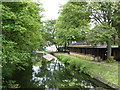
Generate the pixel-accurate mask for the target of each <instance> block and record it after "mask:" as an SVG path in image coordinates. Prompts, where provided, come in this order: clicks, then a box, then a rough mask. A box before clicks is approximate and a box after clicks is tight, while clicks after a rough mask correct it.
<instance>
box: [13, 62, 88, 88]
mask: <svg viewBox="0 0 120 90" xmlns="http://www.w3.org/2000/svg"><path fill="white" fill-rule="evenodd" d="M20 76H21V77H20ZM79 76H80V75H77V76H75V72H74V70H72V69H71V68H70V66H66V67H65V66H64V65H62V64H61V63H59V62H58V61H52V62H46V61H45V60H43V62H42V65H41V66H40V67H39V69H38V71H37V72H35V71H34V70H32V64H31V65H30V66H29V67H27V68H26V70H25V71H21V72H19V73H16V76H15V77H16V78H17V82H18V83H19V84H20V86H21V87H22V88H46V87H47V88H64V87H68V88H69V87H74V88H75V87H84V86H85V85H83V82H82V77H79ZM86 86H88V85H87V84H86Z"/></svg>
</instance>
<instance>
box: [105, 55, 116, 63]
mask: <svg viewBox="0 0 120 90" xmlns="http://www.w3.org/2000/svg"><path fill="white" fill-rule="evenodd" d="M113 62H115V59H114V56H111V57H110V58H108V59H107V63H113Z"/></svg>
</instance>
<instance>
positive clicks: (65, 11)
mask: <svg viewBox="0 0 120 90" xmlns="http://www.w3.org/2000/svg"><path fill="white" fill-rule="evenodd" d="M89 16H90V11H89V9H88V8H87V3H86V2H68V3H67V4H65V5H64V6H63V8H62V9H61V13H60V16H59V18H58V20H57V22H56V29H57V34H58V37H59V38H60V40H62V42H69V41H70V42H71V41H80V40H81V39H82V40H83V39H84V37H85V30H86V27H88V23H89V22H90V18H89Z"/></svg>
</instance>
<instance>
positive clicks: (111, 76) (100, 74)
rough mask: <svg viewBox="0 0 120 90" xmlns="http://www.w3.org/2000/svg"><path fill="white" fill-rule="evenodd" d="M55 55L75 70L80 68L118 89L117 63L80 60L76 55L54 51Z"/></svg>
mask: <svg viewBox="0 0 120 90" xmlns="http://www.w3.org/2000/svg"><path fill="white" fill-rule="evenodd" d="M55 56H56V57H57V58H59V59H60V60H61V62H63V63H65V64H69V65H70V66H72V67H74V69H76V70H77V71H79V70H82V71H83V72H84V73H86V74H88V75H89V76H91V77H92V78H95V79H97V80H99V81H100V82H102V83H104V84H106V85H109V86H110V87H111V88H114V89H118V88H120V87H119V85H118V65H117V66H112V65H104V64H97V63H95V62H93V63H92V62H89V61H84V60H80V59H79V58H78V57H74V56H71V55H69V54H60V53H56V54H55Z"/></svg>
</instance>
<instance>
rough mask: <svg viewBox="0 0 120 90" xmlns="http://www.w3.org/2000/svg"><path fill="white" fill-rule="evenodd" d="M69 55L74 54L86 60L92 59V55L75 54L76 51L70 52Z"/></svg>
mask: <svg viewBox="0 0 120 90" xmlns="http://www.w3.org/2000/svg"><path fill="white" fill-rule="evenodd" d="M70 55H71V56H76V57H78V58H79V59H83V60H87V61H94V60H93V57H91V56H88V55H83V54H77V53H70Z"/></svg>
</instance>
